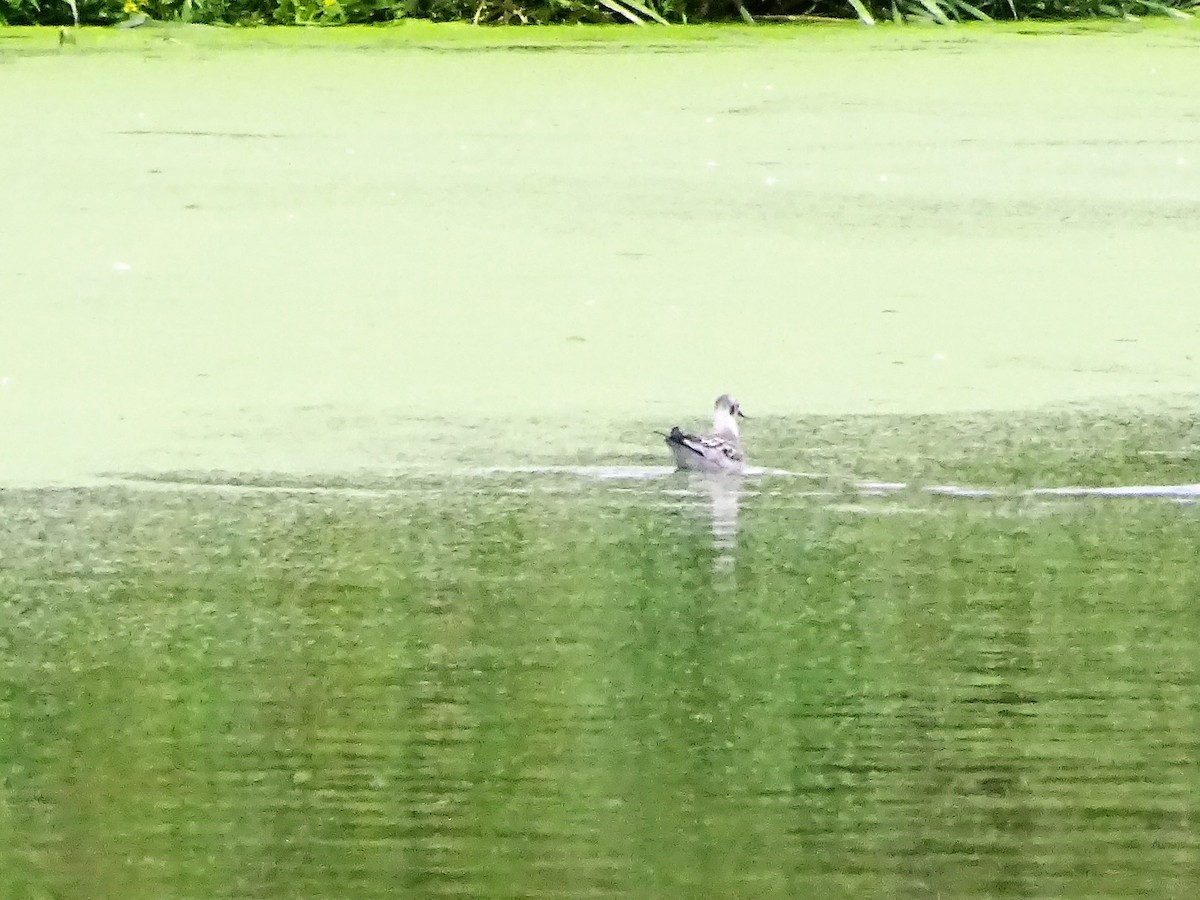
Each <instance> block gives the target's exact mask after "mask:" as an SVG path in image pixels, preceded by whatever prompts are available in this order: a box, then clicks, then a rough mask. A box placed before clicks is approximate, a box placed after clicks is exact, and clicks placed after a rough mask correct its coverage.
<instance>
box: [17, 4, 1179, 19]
mask: <svg viewBox="0 0 1200 900" xmlns="http://www.w3.org/2000/svg"><path fill="white" fill-rule="evenodd" d="M1197 6H1200V3H1197V0H973V2H972V0H76V2H75V3H74V4H72V2H70V0H0V24H6V25H69V24H71V23H72V22H73V20H75V18H76V17H77V18H78V21H79V22H80V23H81V24H85V25H118V24H122V23H129V22H130V21H132V20H134V19H135V18H140V17H141V16H143V15H144V16H147V17H149V18H150V19H156V20H179V21H184V22H196V23H208V24H239V25H344V24H370V23H379V22H388V21H392V20H396V19H406V18H419V19H430V20H433V21H449V20H458V21H464V20H465V21H471V22H474V23H475V24H477V25H482V24H506V25H533V24H548V23H569V22H621V23H632V24H638V25H644V24H651V23H654V22H658V23H663V24H666V23H669V22H677V23H686V22H702V21H719V20H730V19H739V18H740V19H742V20H743V21H747V22H751V21H758V20H760V19H768V20H771V19H778V18H842V19H845V18H850V19H852V18H858V19H860V20H862V21H864V22H867V23H868V24H873V23H874V22H876V21H879V20H892V21H896V22H908V21H923V22H934V23H940V24H949V23H950V22H953V21H967V20H979V21H990V20H992V19H1032V18H1054V19H1071V18H1087V17H1096V16H1111V17H1118V18H1121V17H1128V16H1138V15H1169V16H1173V17H1176V18H1190V14H1189V12H1186V11H1187V10H1194V9H1195V8H1196V7H1197Z"/></svg>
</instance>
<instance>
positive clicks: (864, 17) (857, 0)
mask: <svg viewBox="0 0 1200 900" xmlns="http://www.w3.org/2000/svg"><path fill="white" fill-rule="evenodd" d="M850 5H851V6H853V7H854V11H855V12H856V13H858V18H859V21H860V22H862V23H863V24H864V25H874V24H875V17H874V16H872V15H871V14H870V13H869V12H868V11H867V8H866V7H865V6H864V5H863V2H862V0H850Z"/></svg>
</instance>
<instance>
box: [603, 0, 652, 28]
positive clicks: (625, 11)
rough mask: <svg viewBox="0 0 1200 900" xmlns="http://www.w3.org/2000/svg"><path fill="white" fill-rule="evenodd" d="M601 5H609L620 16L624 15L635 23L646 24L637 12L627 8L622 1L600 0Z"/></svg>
mask: <svg viewBox="0 0 1200 900" xmlns="http://www.w3.org/2000/svg"><path fill="white" fill-rule="evenodd" d="M600 5H601V6H606V7H608V8H609V9H611V10H612V11H613V12H615V13H616V14H617V15H618V16H624V17H625V18H626V19H628V20H629V21H630V22H632V23H633V24H634V25H645V24H646V23H645V22H643V21H642V20H641V19H640V18H638V16H637V14H636V13H635V12H633V11H632V10H629V9H626V8H625V7H624V6H622V5H621V4H620V3H617V2H616V0H600Z"/></svg>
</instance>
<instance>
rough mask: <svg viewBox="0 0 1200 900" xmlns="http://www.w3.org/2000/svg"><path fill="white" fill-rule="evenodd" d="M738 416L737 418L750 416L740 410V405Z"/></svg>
mask: <svg viewBox="0 0 1200 900" xmlns="http://www.w3.org/2000/svg"><path fill="white" fill-rule="evenodd" d="M738 418H739V419H748V418H750V417H749V416H748V415H746V414H745V413H744V412H742V408H741V407H740V406H739V407H738Z"/></svg>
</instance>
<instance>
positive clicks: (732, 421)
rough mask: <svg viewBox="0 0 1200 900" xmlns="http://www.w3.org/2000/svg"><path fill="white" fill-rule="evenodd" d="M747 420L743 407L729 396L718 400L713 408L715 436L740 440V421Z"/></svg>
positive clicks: (724, 395) (722, 396)
mask: <svg viewBox="0 0 1200 900" xmlns="http://www.w3.org/2000/svg"><path fill="white" fill-rule="evenodd" d="M744 418H746V414H745V413H743V412H742V407H741V405H740V404H739V403H738V402H737V401H736V400H734V399H733V398H732V397H730V396H729V395H728V394H722V395H721V396H720V397H718V398H717V402H716V404H715V405H714V406H713V434H716V435H719V436H721V437H732V438H734V439H735V440H736V439H737V438H738V421H737V420H738V419H744Z"/></svg>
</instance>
